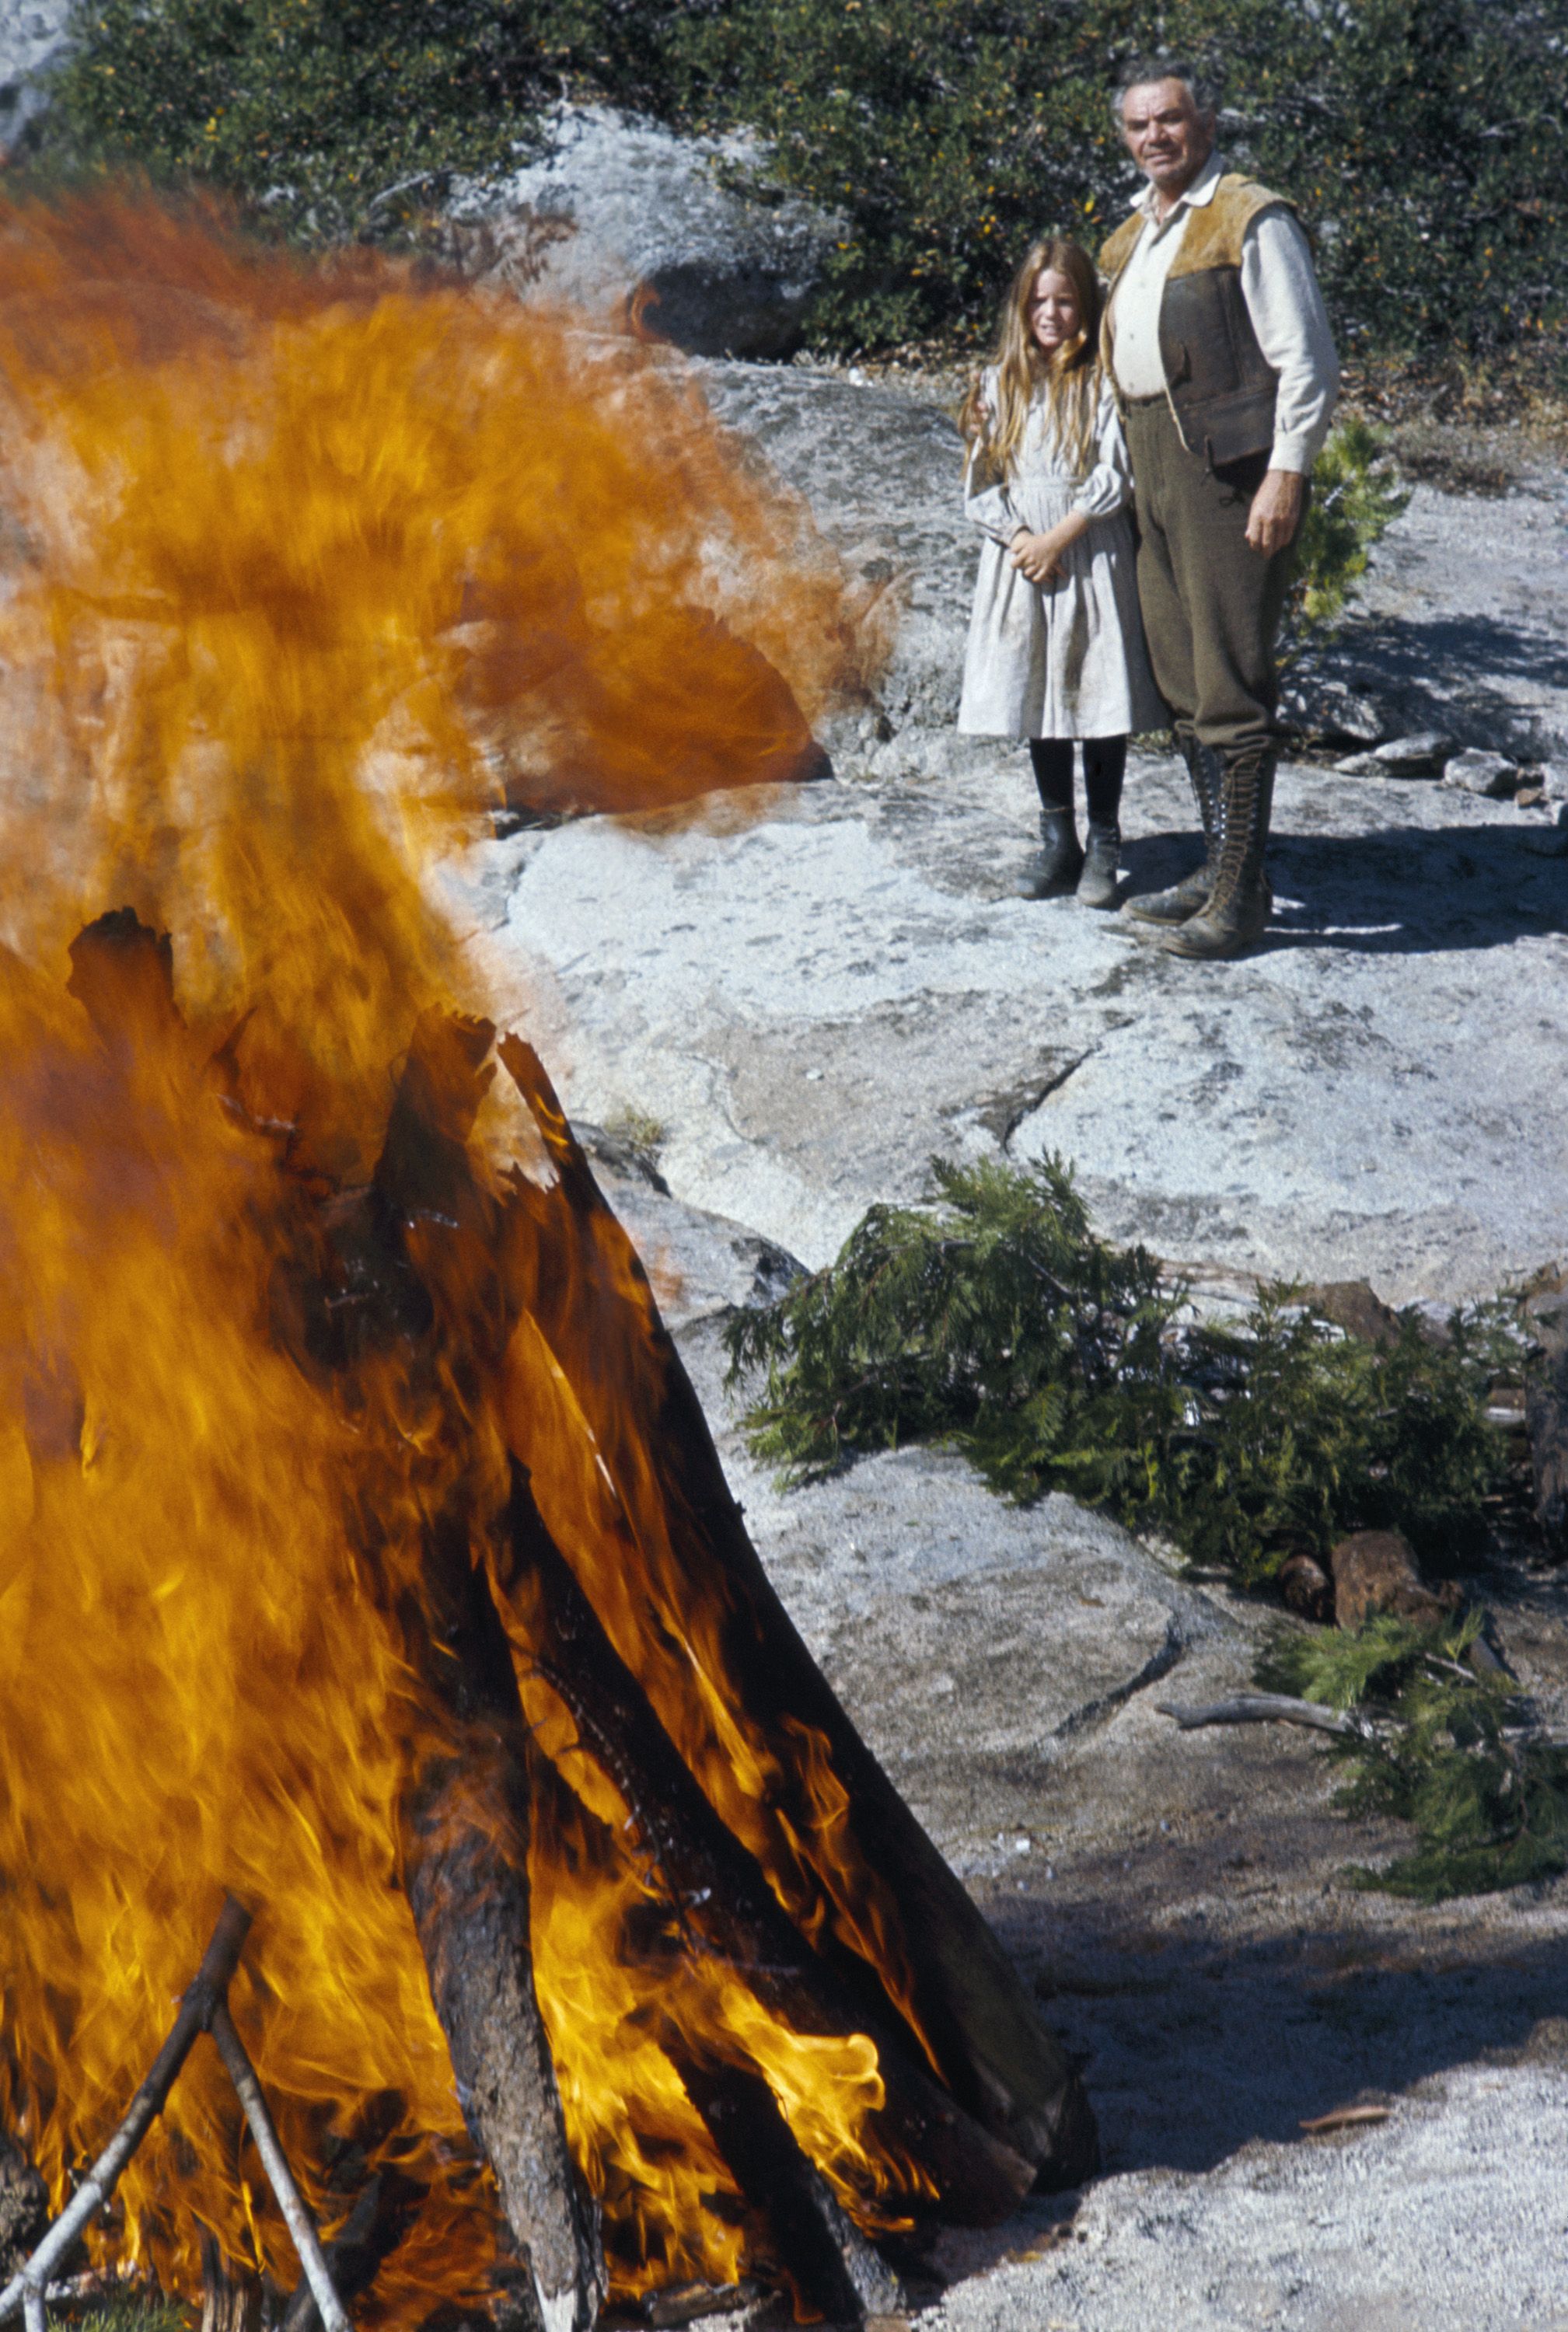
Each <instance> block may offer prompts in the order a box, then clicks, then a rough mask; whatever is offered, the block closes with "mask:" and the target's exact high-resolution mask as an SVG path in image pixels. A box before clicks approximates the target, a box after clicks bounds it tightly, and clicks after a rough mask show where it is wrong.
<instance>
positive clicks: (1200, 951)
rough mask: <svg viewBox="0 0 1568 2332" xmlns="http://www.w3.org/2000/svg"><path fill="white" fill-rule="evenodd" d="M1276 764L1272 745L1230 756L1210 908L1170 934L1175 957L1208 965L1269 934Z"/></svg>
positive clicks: (1168, 943) (1167, 942) (1166, 943)
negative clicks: (1268, 860)
mask: <svg viewBox="0 0 1568 2332" xmlns="http://www.w3.org/2000/svg"><path fill="white" fill-rule="evenodd" d="M1275 760H1276V756H1275V753H1274V751H1273V749H1272V748H1271V747H1267V746H1266V747H1263V748H1260V749H1259V750H1256V751H1248V752H1241V753H1227V754H1226V755H1225V757H1224V769H1225V795H1224V804H1223V808H1222V811H1221V817H1220V823H1221V826H1222V828H1223V839H1222V841H1221V844H1220V850H1219V874H1218V875H1217V877H1216V879H1215V884H1214V888H1213V890H1212V891H1211V892H1210V893H1209V902H1208V904H1207V905H1206V906H1204V907H1202V908H1201V909H1200V911H1199V913H1197V914H1195V915H1192V916H1190V917H1189V919H1188V921H1187V922H1184V923H1178V924H1177V926H1176V928H1175V930H1174V931H1171V932H1166V934H1165V938H1164V941H1163V944H1164V946H1165V947H1166V949H1167V950H1168V951H1170V953H1171V955H1186V956H1196V957H1199V958H1200V959H1202V960H1204V961H1209V960H1210V959H1213V958H1216V957H1219V956H1231V955H1239V954H1240V952H1241V951H1242V949H1243V948H1244V947H1250V946H1251V944H1252V942H1253V941H1254V940H1257V939H1261V938H1262V936H1263V934H1264V932H1266V931H1267V928H1268V918H1269V916H1270V914H1271V913H1273V910H1274V894H1273V892H1272V891H1271V890H1270V889H1269V887H1268V877H1267V874H1266V872H1265V870H1264V857H1265V853H1266V851H1267V846H1268V821H1269V818H1270V816H1271V814H1272V812H1273V808H1274V768H1275Z"/></svg>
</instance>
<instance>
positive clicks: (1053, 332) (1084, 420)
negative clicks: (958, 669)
mask: <svg viewBox="0 0 1568 2332" xmlns="http://www.w3.org/2000/svg"><path fill="white" fill-rule="evenodd" d="M1099 329H1100V287H1099V282H1098V281H1097V279H1096V277H1095V269H1094V264H1093V263H1092V261H1091V260H1090V258H1089V255H1088V253H1086V252H1085V251H1084V250H1082V249H1081V248H1080V246H1079V245H1078V244H1076V243H1068V242H1065V241H1063V240H1062V239H1061V238H1059V237H1057V236H1054V235H1053V236H1050V237H1048V238H1047V239H1046V240H1044V241H1041V242H1039V243H1037V244H1033V245H1032V246H1031V248H1030V249H1029V250H1028V252H1027V253H1026V254H1025V256H1024V262H1023V264H1022V266H1021V267H1020V268H1019V269H1018V274H1017V275H1016V276H1015V277H1014V279H1013V287H1012V290H1011V292H1009V296H1008V302H1007V306H1006V307H1005V309H1004V310H1003V311H1002V320H1001V330H1000V333H999V338H998V343H997V354H996V361H995V362H994V364H992V365H990V367H989V368H988V369H987V370H986V371H985V373H983V374H982V375H981V377H980V380H979V381H977V383H976V384H975V386H974V387H973V388H972V389H971V390H970V395H969V398H968V400H967V402H966V404H965V406H964V409H963V413H962V415H961V425H962V428H963V433H964V435H965V437H966V438H967V439H968V441H969V453H968V456H967V459H966V462H965V466H964V509H965V511H966V513H967V515H968V516H969V517H970V518H971V519H972V520H973V521H974V523H975V524H976V525H977V526H978V527H979V528H980V530H981V531H982V532H983V534H984V535H985V538H986V540H985V542H984V545H983V547H982V548H981V550H980V574H979V576H978V578H976V582H975V597H974V613H973V615H972V616H971V617H970V632H969V651H968V654H967V655H966V656H965V658H964V672H963V701H962V702H961V705H960V708H959V716H958V725H959V728H960V730H961V731H963V733H964V734H965V735H967V736H971V737H1017V738H1019V739H1020V740H1025V741H1028V748H1029V758H1030V760H1032V761H1033V763H1034V771H1035V783H1036V784H1037V787H1038V788H1039V795H1040V838H1041V841H1042V843H1043V845H1044V847H1043V849H1042V851H1041V853H1040V855H1039V856H1038V858H1037V859H1035V860H1033V861H1031V863H1030V865H1028V867H1027V869H1026V870H1025V872H1024V874H1023V876H1022V878H1021V879H1020V881H1019V883H1018V890H1019V891H1020V893H1021V894H1022V895H1023V896H1024V897H1025V898H1027V899H1041V898H1044V897H1045V896H1046V895H1047V893H1048V892H1052V891H1059V890H1067V889H1070V888H1071V887H1072V886H1073V885H1074V884H1076V886H1077V893H1078V896H1079V898H1080V899H1081V900H1082V901H1083V902H1084V903H1085V906H1089V907H1111V906H1114V904H1115V902H1116V869H1117V865H1118V861H1119V858H1120V855H1121V844H1122V832H1121V827H1120V824H1119V822H1118V820H1119V815H1120V810H1121V801H1122V775H1123V768H1124V766H1125V763H1126V758H1127V737H1128V733H1129V731H1133V730H1145V729H1159V728H1163V727H1164V725H1165V722H1166V721H1167V719H1168V717H1169V716H1168V715H1167V713H1166V712H1165V708H1164V706H1163V704H1162V702H1161V700H1160V696H1159V694H1158V692H1157V691H1156V689H1155V686H1154V682H1153V677H1152V674H1151V672H1150V670H1149V658H1148V653H1147V650H1146V649H1145V647H1144V645H1143V625H1142V623H1141V622H1140V620H1139V616H1138V590H1137V584H1136V581H1135V579H1134V575H1133V529H1132V522H1131V519H1130V516H1129V513H1128V503H1129V502H1130V500H1131V498H1132V483H1131V479H1130V475H1129V472H1128V466H1127V449H1126V446H1125V444H1123V437H1122V425H1121V423H1120V422H1119V420H1118V419H1117V417H1116V409H1115V406H1114V403H1113V401H1112V397H1111V392H1110V387H1109V384H1108V383H1107V382H1106V380H1105V379H1104V375H1103V374H1102V372H1101V369H1100V365H1099V361H1098V356H1097V347H1098V339H1099ZM1075 739H1081V740H1082V741H1083V748H1084V791H1085V797H1086V799H1087V807H1088V813H1089V846H1088V852H1087V855H1085V852H1084V851H1083V850H1082V849H1081V848H1080V847H1079V844H1078V834H1077V827H1076V824H1075V822H1074V817H1073V743H1074V740H1075Z"/></svg>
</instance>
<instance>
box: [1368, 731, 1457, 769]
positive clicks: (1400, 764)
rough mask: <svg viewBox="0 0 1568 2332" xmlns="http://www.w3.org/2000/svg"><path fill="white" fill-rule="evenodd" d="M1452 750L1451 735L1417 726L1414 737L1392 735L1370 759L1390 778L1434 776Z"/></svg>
mask: <svg viewBox="0 0 1568 2332" xmlns="http://www.w3.org/2000/svg"><path fill="white" fill-rule="evenodd" d="M1452 750H1453V740H1452V739H1451V738H1448V737H1444V736H1442V735H1441V734H1440V733H1439V731H1437V730H1435V729H1418V730H1417V731H1415V733H1414V735H1413V736H1410V737H1391V738H1390V739H1389V741H1388V743H1387V744H1386V745H1378V746H1376V747H1374V749H1373V752H1372V759H1373V760H1375V761H1378V762H1380V763H1381V764H1382V768H1383V769H1384V770H1385V772H1386V773H1387V775H1388V776H1389V777H1391V778H1435V777H1436V776H1437V774H1438V771H1439V769H1440V768H1441V767H1442V764H1443V760H1444V758H1445V757H1446V755H1448V753H1449V752H1451V751H1452Z"/></svg>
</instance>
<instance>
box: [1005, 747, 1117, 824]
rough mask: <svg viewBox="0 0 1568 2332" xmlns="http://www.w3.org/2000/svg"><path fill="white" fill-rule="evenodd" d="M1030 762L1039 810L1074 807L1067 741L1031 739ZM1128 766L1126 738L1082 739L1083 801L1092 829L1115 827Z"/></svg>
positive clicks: (1071, 753)
mask: <svg viewBox="0 0 1568 2332" xmlns="http://www.w3.org/2000/svg"><path fill="white" fill-rule="evenodd" d="M1029 759H1030V760H1031V761H1032V762H1033V763H1034V765H1035V783H1036V785H1037V786H1038V788H1039V789H1040V808H1042V809H1065V810H1068V811H1070V810H1071V809H1072V807H1073V745H1072V740H1071V738H1068V737H1031V738H1030V739H1029ZM1126 766H1127V740H1126V739H1125V737H1085V740H1084V798H1085V802H1086V803H1087V805H1088V811H1089V817H1090V821H1091V823H1092V824H1094V825H1095V826H1114V825H1115V823H1116V817H1117V813H1118V811H1119V810H1120V809H1121V807H1122V776H1123V771H1124V770H1125V769H1126Z"/></svg>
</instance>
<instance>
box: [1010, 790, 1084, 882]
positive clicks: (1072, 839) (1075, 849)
mask: <svg viewBox="0 0 1568 2332" xmlns="http://www.w3.org/2000/svg"><path fill="white" fill-rule="evenodd" d="M1040 845H1041V847H1040V849H1039V850H1038V852H1037V854H1036V855H1035V856H1034V857H1033V858H1031V859H1030V861H1029V863H1028V865H1027V866H1026V867H1025V869H1024V871H1023V873H1022V874H1020V875H1019V877H1018V882H1017V884H1015V885H1014V888H1015V889H1016V890H1017V892H1018V897H1019V898H1020V899H1048V898H1049V897H1051V895H1052V894H1053V893H1055V892H1057V891H1070V890H1071V889H1072V888H1073V885H1074V884H1076V881H1077V879H1078V876H1079V874H1081V873H1082V872H1083V865H1084V854H1083V851H1082V850H1081V849H1080V847H1079V846H1078V829H1077V827H1076V824H1075V823H1074V819H1073V813H1072V811H1071V810H1070V809H1043V810H1042V811H1041V812H1040Z"/></svg>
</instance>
